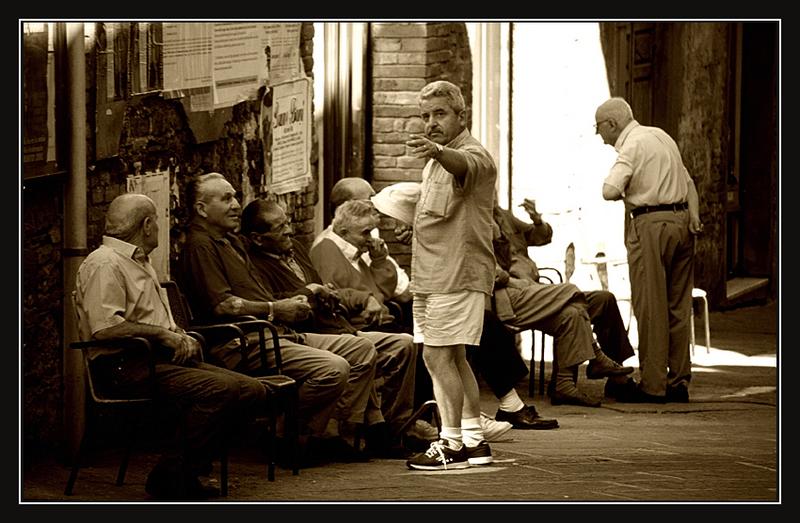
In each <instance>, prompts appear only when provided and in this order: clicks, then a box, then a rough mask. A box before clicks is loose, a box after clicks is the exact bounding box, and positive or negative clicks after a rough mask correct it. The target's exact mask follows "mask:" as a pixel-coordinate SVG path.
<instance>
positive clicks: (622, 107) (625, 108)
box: [595, 96, 633, 127]
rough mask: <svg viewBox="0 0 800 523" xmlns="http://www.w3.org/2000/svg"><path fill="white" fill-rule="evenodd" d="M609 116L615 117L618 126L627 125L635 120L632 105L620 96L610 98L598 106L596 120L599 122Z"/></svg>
mask: <svg viewBox="0 0 800 523" xmlns="http://www.w3.org/2000/svg"><path fill="white" fill-rule="evenodd" d="M609 118H611V119H613V120H614V121H615V122H616V123H617V125H618V126H620V127H625V126H626V125H628V123H630V122H631V120H633V111H632V110H631V106H630V105H628V102H626V101H625V99H624V98H620V97H618V96H615V97H614V98H609V99H608V100H606V101H605V102H603V103H602V104H600V106H599V107H598V108H597V111H596V112H595V120H596V121H598V122H599V121H601V120H606V119H609Z"/></svg>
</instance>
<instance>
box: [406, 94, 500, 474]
mask: <svg viewBox="0 0 800 523" xmlns="http://www.w3.org/2000/svg"><path fill="white" fill-rule="evenodd" d="M419 108H420V116H421V117H422V121H423V123H424V124H425V134H424V135H412V136H411V139H410V140H409V141H407V142H406V145H407V146H408V147H409V148H410V149H411V153H412V154H413V155H414V156H416V157H418V158H426V159H428V163H427V164H426V165H425V168H424V169H423V171H422V187H421V192H420V198H419V201H418V203H417V206H416V211H415V215H414V223H413V227H414V236H413V238H412V242H411V291H412V293H413V295H414V305H413V311H414V314H413V316H414V341H415V342H418V343H422V344H423V349H422V350H423V353H422V356H423V360H424V361H425V365H426V367H427V368H428V371H429V372H430V375H431V379H432V381H433V394H434V397H435V398H436V403H437V405H438V407H439V412H440V414H441V416H442V431H441V439H440V440H439V441H435V442H433V443H431V447H430V448H429V449H428V450H427V451H426V452H424V453H420V454H418V455H416V456H414V457H412V458H411V459H409V460H408V462H407V465H408V467H409V468H412V469H419V470H449V469H460V468H467V467H469V466H470V465H484V464H489V463H491V462H492V453H491V450H490V448H489V444H488V443H486V441H484V434H483V429H482V428H481V422H480V402H479V399H480V398H479V390H478V382H477V381H476V379H475V375H474V374H473V373H472V369H471V368H470V365H469V363H468V362H467V359H466V347H465V345H478V344H480V339H481V331H482V330H483V309H484V304H485V300H486V298H487V297H488V296H491V294H492V287H493V285H494V266H495V260H494V253H493V250H492V225H491V224H492V205H493V199H494V193H495V191H494V184H495V179H496V177H497V170H496V168H495V165H494V161H493V160H492V157H491V155H490V154H489V153H488V151H486V149H485V148H484V147H483V146H482V145H481V144H480V143H479V142H478V141H477V140H476V139H475V138H473V137H472V136H471V135H470V133H469V130H468V129H467V127H466V106H465V104H464V98H463V96H462V95H461V90H460V89H459V88H458V87H457V86H455V85H453V84H452V83H450V82H446V81H436V82H431V83H429V84H428V85H426V86H425V87H423V88H422V90H421V91H420V93H419ZM462 419H463V421H462Z"/></svg>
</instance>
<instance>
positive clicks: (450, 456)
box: [406, 439, 488, 470]
mask: <svg viewBox="0 0 800 523" xmlns="http://www.w3.org/2000/svg"><path fill="white" fill-rule="evenodd" d="M487 447H488V445H487ZM406 466H407V467H408V468H410V469H414V470H456V469H466V468H469V457H468V456H467V447H465V446H464V445H462V446H461V448H460V449H458V450H454V449H452V448H450V447H449V446H448V442H447V440H444V439H440V440H439V441H434V442H432V443H431V446H430V447H429V448H428V450H426V451H425V452H420V453H419V454H416V455H415V456H412V457H411V458H409V460H408V461H406Z"/></svg>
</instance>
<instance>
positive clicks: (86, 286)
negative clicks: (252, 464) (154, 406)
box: [76, 193, 266, 500]
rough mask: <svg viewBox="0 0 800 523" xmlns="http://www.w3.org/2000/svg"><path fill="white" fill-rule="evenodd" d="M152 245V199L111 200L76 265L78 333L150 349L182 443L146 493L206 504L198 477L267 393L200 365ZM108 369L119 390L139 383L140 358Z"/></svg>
mask: <svg viewBox="0 0 800 523" xmlns="http://www.w3.org/2000/svg"><path fill="white" fill-rule="evenodd" d="M157 246H158V223H157V218H156V206H155V204H154V203H153V201H152V200H151V199H150V198H148V197H147V196H145V195H142V194H133V193H129V194H123V195H121V196H117V197H116V198H115V199H114V200H113V201H112V202H111V204H110V205H109V207H108V212H107V214H106V225H105V235H104V236H103V244H102V245H101V246H100V247H98V248H97V249H95V250H94V251H93V252H91V253H90V254H89V255H88V256H87V257H86V259H85V260H84V261H83V263H81V265H80V267H79V268H78V274H77V280H76V305H77V308H78V317H79V319H80V322H79V331H80V335H81V339H83V340H89V339H96V340H105V339H110V338H118V337H126V336H141V337H143V338H146V339H148V340H149V341H150V342H151V343H152V344H153V345H154V347H155V349H156V353H157V354H158V355H160V357H159V359H158V361H157V362H156V364H155V378H156V380H157V385H158V389H159V395H160V396H161V397H162V398H164V399H166V400H167V401H169V402H170V403H172V402H174V403H175V404H176V405H177V406H178V407H179V409H180V411H181V413H182V417H183V419H184V421H183V424H184V431H183V434H184V438H183V440H184V441H183V448H182V450H181V452H180V454H179V455H175V456H171V455H169V453H165V455H164V456H163V457H162V458H161V460H160V461H159V463H158V464H157V465H156V466H155V468H153V470H152V471H151V472H150V474H149V476H148V479H147V485H146V486H145V490H146V491H147V492H148V494H150V495H151V496H152V497H153V498H155V499H186V500H191V499H205V498H209V497H213V496H215V495H219V490H218V489H217V488H216V487H211V486H207V485H203V484H201V483H200V480H199V478H198V476H201V475H206V474H207V473H208V471H209V470H210V467H211V460H212V458H214V457H215V456H217V455H218V454H219V452H220V447H221V445H222V444H223V442H224V440H225V439H227V438H228V437H229V436H230V435H231V434H233V433H235V431H236V430H237V428H239V427H241V426H242V425H243V423H244V422H246V421H247V420H248V419H249V418H252V417H253V416H254V415H255V414H256V413H257V412H258V410H257V409H263V408H264V403H265V401H266V397H265V393H266V391H265V390H264V386H263V385H262V384H261V383H260V382H258V381H257V380H256V379H254V378H251V377H250V376H246V375H244V374H240V373H238V372H233V371H230V370H228V369H224V368H221V367H218V366H216V365H211V364H209V363H204V362H203V361H202V357H201V356H202V355H201V350H202V349H201V347H200V345H199V344H198V342H197V340H195V339H194V338H192V337H191V336H189V335H187V334H186V332H184V331H183V330H182V329H180V328H179V327H177V326H176V325H175V321H174V320H173V317H172V311H171V310H170V307H169V300H168V299H167V296H166V292H165V291H164V290H163V289H162V288H161V285H160V284H159V282H158V276H157V275H156V272H155V269H154V268H153V266H152V265H151V264H150V261H149V258H148V255H149V254H150V252H152V250H153V249H155V248H156V247H157ZM97 358H111V359H113V358H114V354H113V353H112V354H109V355H100V356H97ZM98 361H100V360H98ZM111 367H113V368H115V369H117V370H121V372H120V373H119V374H118V376H117V378H118V379H119V380H120V382H121V386H123V387H126V388H128V387H130V388H132V389H134V390H135V389H136V388H138V387H141V386H144V385H145V380H146V379H147V376H148V370H147V367H148V363H147V362H146V361H145V360H142V361H130V360H125V361H123V362H119V363H116V364H112V365H111Z"/></svg>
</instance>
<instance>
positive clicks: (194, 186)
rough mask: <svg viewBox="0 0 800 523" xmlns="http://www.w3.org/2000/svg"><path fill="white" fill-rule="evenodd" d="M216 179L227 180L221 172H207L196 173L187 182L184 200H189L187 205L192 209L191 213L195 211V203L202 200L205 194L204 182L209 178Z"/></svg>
mask: <svg viewBox="0 0 800 523" xmlns="http://www.w3.org/2000/svg"><path fill="white" fill-rule="evenodd" d="M218 179H222V180H227V178H225V176H224V175H222V174H221V173H207V174H200V175H197V176H195V177H194V178H192V181H191V182H189V186H188V187H187V188H186V200H187V201H188V202H189V207H190V208H191V209H192V212H193V213H194V212H195V211H194V206H195V204H196V203H197V202H200V201H202V200H203V198H205V196H206V191H205V185H206V183H207V182H208V181H210V180H218Z"/></svg>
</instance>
